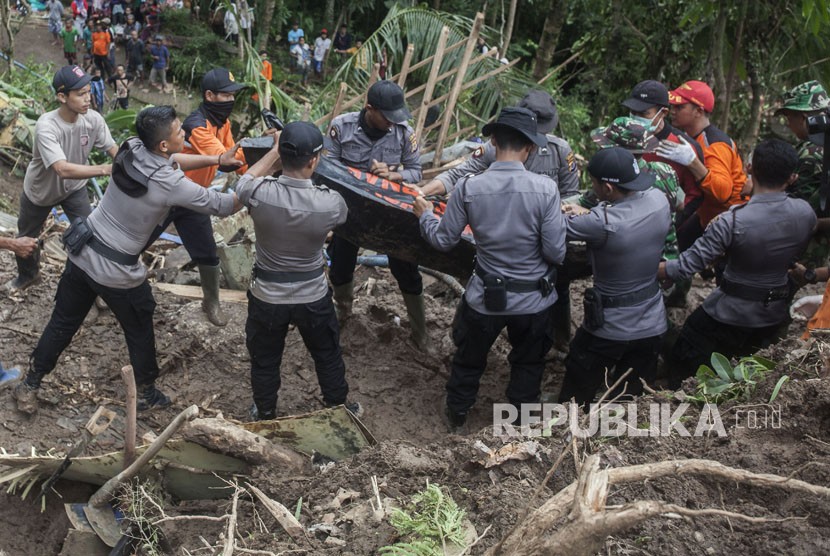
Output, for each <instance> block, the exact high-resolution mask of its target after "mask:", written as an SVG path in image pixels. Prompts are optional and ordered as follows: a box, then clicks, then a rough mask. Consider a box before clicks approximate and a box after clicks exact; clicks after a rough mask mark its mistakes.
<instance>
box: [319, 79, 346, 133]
mask: <svg viewBox="0 0 830 556" xmlns="http://www.w3.org/2000/svg"><path fill="white" fill-rule="evenodd" d="M348 88H349V86H348V85H346V83H345V82H341V83H340V90H339V91H337V98H336V99H335V100H334V108H332V109H331V112H330V113H329V114H326V115H325V116H323V117H322V118H320V119H319V120H317V121H316V122H314V123H315V124H316V125H320V124H321V123H323V122H324V121H326V120H328V125H329V126H330V125H331V122H332V121H333V120H334V118H336V117H337V116H339V115H340V111H341V110H343V98H344V97H345V96H346V90H347V89H348ZM327 127H328V126H327Z"/></svg>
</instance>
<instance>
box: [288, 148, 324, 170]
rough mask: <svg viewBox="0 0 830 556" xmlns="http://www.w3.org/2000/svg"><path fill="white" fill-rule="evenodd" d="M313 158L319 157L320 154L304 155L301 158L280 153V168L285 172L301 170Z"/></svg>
mask: <svg viewBox="0 0 830 556" xmlns="http://www.w3.org/2000/svg"><path fill="white" fill-rule="evenodd" d="M315 156H320V153H319V152H318V153H317V154H305V155H302V156H295V155H291V154H284V153H282V152H280V160H282V167H283V169H285V170H288V171H290V172H294V171H297V170H302V169H303V168H305V167H306V166H308V163H309V162H311V159H312V158H314V157H315Z"/></svg>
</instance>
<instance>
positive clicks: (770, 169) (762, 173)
mask: <svg viewBox="0 0 830 556" xmlns="http://www.w3.org/2000/svg"><path fill="white" fill-rule="evenodd" d="M797 166H798V153H797V152H796V150H795V148H794V147H793V146H792V145H790V144H789V143H787V142H786V141H782V140H781V139H767V140H766V141H761V142H760V143H759V144H758V146H757V147H755V150H754V151H753V153H752V180H753V181H755V182H756V183H758V184H760V185H761V186H762V187H779V186H781V185H784V184H785V183H786V182H787V180H788V179H790V176H791V175H792V174H793V172H795V169H796V167H797Z"/></svg>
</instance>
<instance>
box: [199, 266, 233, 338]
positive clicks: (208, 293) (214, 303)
mask: <svg viewBox="0 0 830 556" xmlns="http://www.w3.org/2000/svg"><path fill="white" fill-rule="evenodd" d="M199 277H200V278H201V281H202V295H203V298H202V309H203V310H204V311H205V314H207V318H208V320H209V321H210V322H211V323H212V324H214V325H215V326H225V325H226V324H228V317H226V316H225V314H224V313H222V308H221V307H220V306H219V265H217V266H208V265H203V264H200V265H199Z"/></svg>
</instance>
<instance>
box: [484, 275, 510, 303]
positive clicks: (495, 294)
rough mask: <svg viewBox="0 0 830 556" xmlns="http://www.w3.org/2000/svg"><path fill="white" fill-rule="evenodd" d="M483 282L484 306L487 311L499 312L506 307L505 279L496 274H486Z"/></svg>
mask: <svg viewBox="0 0 830 556" xmlns="http://www.w3.org/2000/svg"><path fill="white" fill-rule="evenodd" d="M482 281H483V282H484V306H485V307H486V308H487V310H488V311H493V312H501V311H504V310H505V309H506V308H507V280H505V279H504V278H503V277H501V276H499V275H498V274H488V275H487V276H485V277H484V278H482Z"/></svg>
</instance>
